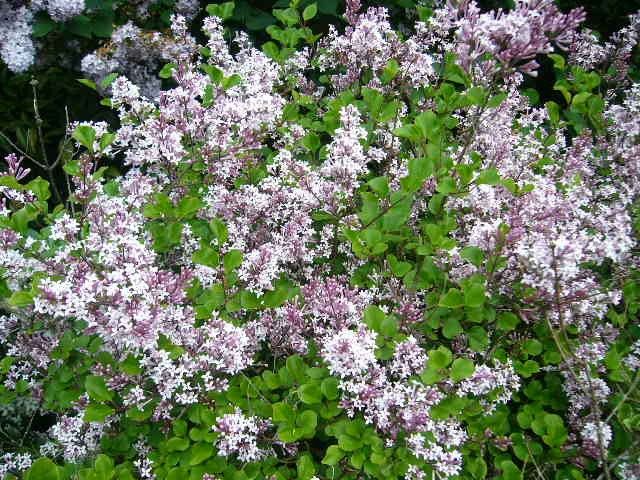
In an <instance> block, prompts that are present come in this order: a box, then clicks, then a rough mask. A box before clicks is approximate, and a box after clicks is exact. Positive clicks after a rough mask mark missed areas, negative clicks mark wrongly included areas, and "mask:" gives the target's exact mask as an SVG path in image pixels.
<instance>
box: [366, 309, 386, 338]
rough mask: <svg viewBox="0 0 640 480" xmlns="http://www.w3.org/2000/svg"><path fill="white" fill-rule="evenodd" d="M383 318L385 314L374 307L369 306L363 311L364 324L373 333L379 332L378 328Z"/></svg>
mask: <svg viewBox="0 0 640 480" xmlns="http://www.w3.org/2000/svg"><path fill="white" fill-rule="evenodd" d="M385 318H386V315H385V313H384V312H383V311H382V310H380V308H379V307H377V306H375V305H369V306H368V307H367V308H366V309H365V311H364V322H365V323H366V324H367V326H368V327H369V328H370V329H371V330H373V331H374V332H379V331H380V327H381V326H382V322H383V321H384V319H385Z"/></svg>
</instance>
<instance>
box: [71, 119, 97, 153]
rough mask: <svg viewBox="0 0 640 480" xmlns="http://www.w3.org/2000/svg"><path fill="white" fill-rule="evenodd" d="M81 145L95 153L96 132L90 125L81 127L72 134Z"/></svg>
mask: <svg viewBox="0 0 640 480" xmlns="http://www.w3.org/2000/svg"><path fill="white" fill-rule="evenodd" d="M71 136H72V137H73V138H75V139H76V140H77V141H78V143H80V145H82V146H83V147H85V148H86V149H87V150H89V151H90V152H93V142H94V141H95V139H96V131H95V130H94V129H93V127H90V126H89V125H79V126H78V127H76V129H75V130H74V131H73V133H72V134H71Z"/></svg>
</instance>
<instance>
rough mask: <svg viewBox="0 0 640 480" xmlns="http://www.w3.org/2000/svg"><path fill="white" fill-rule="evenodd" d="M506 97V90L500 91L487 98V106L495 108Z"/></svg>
mask: <svg viewBox="0 0 640 480" xmlns="http://www.w3.org/2000/svg"><path fill="white" fill-rule="evenodd" d="M506 98H507V92H500V93H498V94H496V95H494V96H493V97H491V98H490V99H489V101H488V102H487V106H488V107H489V108H497V107H499V106H500V105H501V104H502V102H504V101H505V99H506Z"/></svg>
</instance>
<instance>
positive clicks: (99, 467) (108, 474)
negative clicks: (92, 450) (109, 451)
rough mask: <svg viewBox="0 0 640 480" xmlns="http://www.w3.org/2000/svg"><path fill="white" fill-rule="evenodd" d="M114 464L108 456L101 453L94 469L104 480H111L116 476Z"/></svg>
mask: <svg viewBox="0 0 640 480" xmlns="http://www.w3.org/2000/svg"><path fill="white" fill-rule="evenodd" d="M114 466H115V465H114V462H113V460H112V459H111V458H110V457H108V456H107V455H105V454H103V453H101V454H100V455H98V456H97V457H96V461H95V463H94V468H95V470H96V472H97V473H99V474H100V475H101V478H102V479H104V480H107V479H110V478H112V477H113V474H114V471H113V469H114Z"/></svg>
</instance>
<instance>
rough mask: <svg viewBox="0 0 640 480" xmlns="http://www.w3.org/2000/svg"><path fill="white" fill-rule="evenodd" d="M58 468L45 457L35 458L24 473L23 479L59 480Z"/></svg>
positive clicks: (60, 477)
mask: <svg viewBox="0 0 640 480" xmlns="http://www.w3.org/2000/svg"><path fill="white" fill-rule="evenodd" d="M61 479H62V476H61V475H60V469H59V468H58V466H57V465H56V464H55V463H53V462H52V461H51V460H49V459H48V458H46V457H41V458H39V459H37V460H36V461H35V462H33V464H32V465H31V468H29V471H28V473H27V474H26V475H25V480H61Z"/></svg>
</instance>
